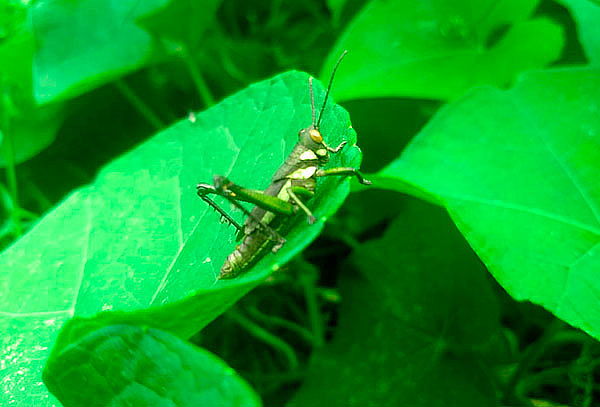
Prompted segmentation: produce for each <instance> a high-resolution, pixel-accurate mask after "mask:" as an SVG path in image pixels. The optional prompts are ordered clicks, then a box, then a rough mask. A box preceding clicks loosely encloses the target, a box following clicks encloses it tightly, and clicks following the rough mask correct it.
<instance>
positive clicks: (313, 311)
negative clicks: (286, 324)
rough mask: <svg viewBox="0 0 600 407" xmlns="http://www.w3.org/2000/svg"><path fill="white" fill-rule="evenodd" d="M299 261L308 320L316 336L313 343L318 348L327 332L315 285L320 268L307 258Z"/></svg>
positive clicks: (323, 342)
mask: <svg viewBox="0 0 600 407" xmlns="http://www.w3.org/2000/svg"><path fill="white" fill-rule="evenodd" d="M298 263H299V265H300V267H301V271H300V284H301V285H302V288H303V289H304V300H305V301H306V310H307V312H308V320H309V323H310V328H311V331H312V334H313V338H314V339H313V343H314V346H315V347H316V348H320V347H321V346H323V345H324V344H325V333H324V328H323V319H322V318H321V312H320V309H319V302H318V299H317V290H316V287H315V285H316V282H317V274H318V270H317V268H316V267H315V266H314V265H313V264H311V263H309V262H307V261H306V260H301V261H299V262H298Z"/></svg>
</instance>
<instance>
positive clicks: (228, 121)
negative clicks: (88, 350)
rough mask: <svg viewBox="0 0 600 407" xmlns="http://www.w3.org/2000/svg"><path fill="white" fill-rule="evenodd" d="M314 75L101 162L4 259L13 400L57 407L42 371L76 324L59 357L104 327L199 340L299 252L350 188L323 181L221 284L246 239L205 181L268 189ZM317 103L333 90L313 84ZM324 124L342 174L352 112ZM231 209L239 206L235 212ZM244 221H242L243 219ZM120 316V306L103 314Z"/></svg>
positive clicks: (352, 155)
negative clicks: (280, 236)
mask: <svg viewBox="0 0 600 407" xmlns="http://www.w3.org/2000/svg"><path fill="white" fill-rule="evenodd" d="M307 78H308V76H307V75H306V74H304V73H299V72H290V73H286V74H282V75H280V76H277V77H275V78H273V79H270V80H267V81H264V82H261V83H258V84H256V85H253V86H251V87H249V88H247V89H246V90H244V91H242V92H240V93H238V94H236V95H234V96H231V97H229V98H227V99H225V100H224V101H223V102H221V103H220V104H218V105H216V106H215V107H213V108H211V109H209V110H207V111H206V112H204V113H201V114H199V115H197V116H196V117H195V119H193V120H184V121H181V122H179V123H177V124H175V125H174V126H172V127H170V128H168V129H166V130H165V131H163V132H161V133H159V134H157V135H156V136H154V137H153V138H152V139H150V140H149V141H147V142H145V143H144V144H142V145H141V146H139V147H138V148H136V149H135V150H133V151H131V152H130V153H128V154H125V155H124V156H122V157H120V158H119V159H117V160H116V161H114V162H112V163H111V164H109V165H108V166H106V167H105V168H104V170H103V171H102V172H101V173H100V175H99V176H98V178H97V180H96V181H95V182H94V183H93V184H92V185H90V186H88V187H85V188H82V189H81V190H79V191H77V192H75V193H73V194H72V195H71V196H69V197H68V198H67V199H66V200H65V201H64V202H63V203H62V204H60V205H59V206H58V207H56V208H55V209H54V210H53V211H51V212H50V213H49V214H48V215H46V217H45V218H43V219H42V220H41V221H40V222H39V223H38V225H37V226H36V227H35V228H34V229H32V230H31V231H30V232H29V233H28V234H27V235H25V236H24V237H23V238H21V239H20V240H19V241H18V242H17V243H16V244H14V245H13V246H12V247H10V248H9V249H8V250H7V251H5V252H4V253H3V254H2V255H1V256H0V310H1V313H0V329H1V330H2V332H5V333H6V334H5V335H4V336H3V339H2V342H1V344H2V347H1V348H0V360H10V361H11V362H10V363H8V362H7V366H6V369H5V377H6V378H7V379H6V380H5V381H3V382H2V392H1V394H2V397H4V398H5V403H7V404H8V403H10V402H16V403H27V404H29V405H36V406H45V405H48V404H47V403H48V399H47V397H48V395H47V393H46V392H45V391H44V389H43V388H42V387H39V383H40V369H41V366H42V365H43V364H44V362H45V360H46V358H47V354H48V347H49V346H51V345H52V343H54V342H55V337H56V332H57V330H58V329H59V328H60V327H61V325H63V323H64V322H65V320H67V319H70V318H71V317H75V318H74V319H71V320H70V321H69V323H68V324H67V325H66V326H65V327H64V329H63V330H62V331H61V335H60V337H59V338H58V342H57V343H56V344H55V352H59V353H60V352H61V350H62V349H63V348H64V347H66V346H69V345H71V344H72V343H73V342H75V341H78V340H80V338H82V337H83V336H85V335H86V334H88V333H90V332H92V331H94V330H96V329H98V328H100V327H102V326H105V325H112V324H119V323H127V324H142V325H147V326H152V327H157V328H160V329H164V330H167V331H170V332H172V333H175V334H176V335H178V336H180V337H188V336H189V335H192V334H193V333H194V332H196V331H197V330H199V329H200V328H201V327H202V326H204V325H206V324H207V323H208V322H210V321H211V320H212V319H214V318H215V317H217V316H218V315H219V314H220V313H222V312H223V311H224V310H225V309H227V308H228V307H229V306H230V305H231V304H233V303H234V302H235V301H236V300H237V299H238V298H240V297H241V296H242V295H244V294H245V293H246V292H247V291H248V290H250V289H251V288H252V287H254V286H255V285H257V284H259V283H260V282H261V281H262V280H263V279H264V278H265V277H266V276H268V275H269V274H270V273H271V272H272V271H273V270H275V269H277V268H279V267H280V266H281V265H282V264H283V263H285V262H286V261H288V260H289V259H290V258H292V257H293V256H295V255H296V254H298V253H299V252H301V251H302V249H303V248H305V247H306V246H307V245H308V244H309V243H310V242H311V241H312V240H313V239H314V238H315V237H316V236H317V235H318V234H319V232H320V231H321V229H322V227H323V224H324V222H325V220H326V219H327V218H328V217H329V216H331V215H332V214H333V213H334V212H335V211H336V210H337V208H338V207H339V206H340V205H341V203H342V202H343V200H344V199H345V197H346V195H347V194H348V191H349V183H348V181H347V180H342V179H339V178H337V177H328V178H327V179H323V180H320V181H319V189H318V191H317V194H316V196H315V197H314V198H313V199H312V200H311V202H310V203H309V205H310V206H311V207H312V208H314V214H315V216H317V218H318V222H317V223H316V224H314V225H308V224H307V223H306V221H305V219H304V218H303V217H301V216H299V217H298V219H296V223H294V225H293V227H292V230H291V231H290V233H289V234H288V235H287V236H286V238H287V243H286V244H285V245H284V246H283V248H282V249H281V250H280V251H279V252H278V253H277V254H275V255H271V254H268V255H267V256H265V257H264V258H263V259H262V260H261V261H260V262H259V263H258V264H257V265H256V266H255V267H254V268H253V270H252V271H251V272H248V273H246V274H243V275H241V276H240V277H238V278H236V279H234V280H230V281H216V280H215V278H216V276H217V275H218V273H219V269H220V267H221V264H222V262H223V261H224V260H225V258H226V257H227V255H228V254H229V253H230V252H231V250H232V249H233V248H234V246H235V232H234V230H233V229H232V228H230V227H228V226H227V225H224V224H222V223H220V221H219V216H218V215H217V214H215V213H214V212H213V211H212V210H211V209H210V208H209V207H207V205H205V204H204V202H202V201H201V200H200V199H198V197H197V196H196V193H195V185H196V183H197V182H199V181H204V182H210V181H211V179H212V176H213V175H214V174H222V175H226V176H229V177H230V179H232V180H233V181H235V182H238V183H239V184H241V185H244V186H247V187H249V188H265V187H266V186H267V185H268V184H269V182H270V180H271V176H272V174H273V173H274V172H275V170H276V169H277V167H278V166H279V165H280V164H281V163H282V162H283V160H284V158H285V157H286V155H287V154H289V152H290V150H291V148H292V146H293V145H294V144H295V143H296V141H297V133H298V130H299V129H301V128H303V127H306V126H308V125H310V122H311V113H310V102H309V95H308V85H307V82H308V79H307ZM315 86H316V87H315V92H316V96H317V101H318V103H320V101H322V100H323V96H324V89H323V87H322V85H321V84H318V83H315ZM321 129H322V131H323V134H324V135H325V137H326V139H327V141H328V143H329V144H331V145H336V144H337V143H339V142H340V141H341V140H348V142H349V145H348V146H347V147H346V148H345V149H344V150H343V152H342V153H340V154H337V155H335V156H333V157H332V160H331V163H330V165H331V166H340V165H343V166H358V165H359V163H360V151H359V149H358V148H357V147H355V146H354V143H355V140H356V135H355V132H354V131H353V130H352V128H351V125H350V121H349V118H348V114H347V113H346V111H345V110H343V109H342V108H341V107H339V106H335V105H333V104H328V108H327V109H326V111H325V116H324V117H323V122H322V126H321ZM225 208H228V206H225ZM234 215H235V216H236V217H237V218H238V219H239V220H241V219H240V218H241V217H240V215H239V214H234ZM101 311H112V312H101Z"/></svg>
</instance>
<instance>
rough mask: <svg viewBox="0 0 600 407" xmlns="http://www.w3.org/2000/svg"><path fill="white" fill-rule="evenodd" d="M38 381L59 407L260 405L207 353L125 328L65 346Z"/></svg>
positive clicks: (172, 339)
mask: <svg viewBox="0 0 600 407" xmlns="http://www.w3.org/2000/svg"><path fill="white" fill-rule="evenodd" d="M44 379H45V382H46V384H47V385H48V388H49V389H50V390H51V391H52V392H53V393H54V394H55V395H56V396H57V397H58V398H59V399H60V401H61V402H62V405H63V406H64V407H70V406H72V407H79V406H89V407H104V406H111V407H119V406H123V407H126V406H139V407H142V406H153V407H155V406H165V407H174V406H179V407H184V406H189V407H196V406H223V407H227V406H231V407H237V406H245V407H258V406H260V405H261V403H260V399H259V398H258V396H257V395H256V394H255V393H254V391H253V390H252V389H251V388H250V387H249V386H248V384H247V383H246V382H245V381H244V380H243V379H241V378H240V377H239V376H238V375H237V374H236V373H235V372H234V371H233V369H231V368H230V367H228V366H227V365H226V364H225V363H223V361H222V360H221V359H219V358H217V357H216V356H214V355H213V354H212V353H210V352H208V351H206V350H204V349H201V348H197V347H195V346H193V345H191V344H189V343H187V342H184V341H182V340H181V339H179V338H177V337H176V336H174V335H171V334H169V333H167V332H164V331H160V330H157V329H151V328H150V329H148V328H143V327H136V326H130V325H112V326H108V327H105V328H102V329H100V330H98V331H95V332H93V333H91V334H89V335H87V336H85V337H84V338H82V339H81V340H80V341H78V342H76V343H73V344H71V345H69V346H67V347H66V348H65V349H64V350H63V351H62V352H61V353H60V355H57V357H53V358H51V359H50V360H49V361H48V364H47V365H46V369H45V370H44ZM82 389H85V391H82Z"/></svg>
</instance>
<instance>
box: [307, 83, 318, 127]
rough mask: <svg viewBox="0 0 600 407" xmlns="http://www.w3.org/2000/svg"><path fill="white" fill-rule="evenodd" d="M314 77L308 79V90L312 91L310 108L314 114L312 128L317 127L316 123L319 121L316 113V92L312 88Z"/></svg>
mask: <svg viewBox="0 0 600 407" xmlns="http://www.w3.org/2000/svg"><path fill="white" fill-rule="evenodd" d="M312 81H313V77H312V76H311V77H310V78H308V90H309V91H310V108H311V112H312V126H313V127H315V124H316V123H315V122H316V121H317V118H316V116H315V115H316V112H315V92H314V91H313V87H312Z"/></svg>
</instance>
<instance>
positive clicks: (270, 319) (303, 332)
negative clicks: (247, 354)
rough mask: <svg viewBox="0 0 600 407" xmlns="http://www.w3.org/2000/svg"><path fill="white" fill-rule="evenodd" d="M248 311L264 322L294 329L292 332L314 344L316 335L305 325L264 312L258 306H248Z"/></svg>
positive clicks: (290, 329)
mask: <svg viewBox="0 0 600 407" xmlns="http://www.w3.org/2000/svg"><path fill="white" fill-rule="evenodd" d="M248 313H249V314H250V316H252V317H253V318H254V319H256V320H258V321H260V322H264V323H267V324H270V325H274V326H277V327H281V328H284V329H287V330H289V331H292V332H294V333H296V334H298V336H300V337H301V338H302V339H304V340H305V341H306V342H308V343H309V344H313V345H314V337H313V334H312V332H310V331H309V330H307V329H305V328H304V327H302V326H300V325H298V324H296V323H294V322H292V321H288V320H287V319H283V318H280V317H277V316H274V315H267V314H264V313H263V312H262V311H260V310H259V309H258V308H257V307H256V306H253V307H250V308H248Z"/></svg>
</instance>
